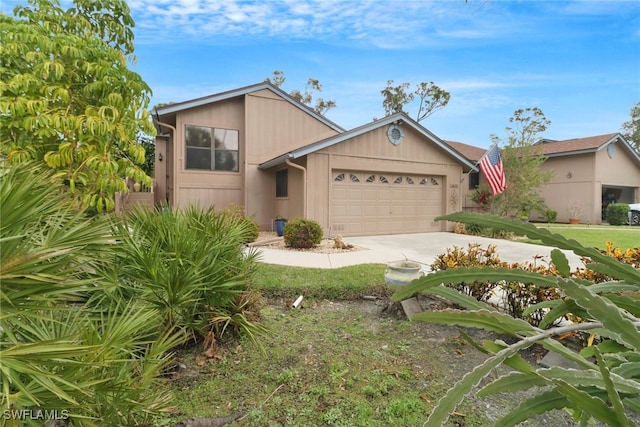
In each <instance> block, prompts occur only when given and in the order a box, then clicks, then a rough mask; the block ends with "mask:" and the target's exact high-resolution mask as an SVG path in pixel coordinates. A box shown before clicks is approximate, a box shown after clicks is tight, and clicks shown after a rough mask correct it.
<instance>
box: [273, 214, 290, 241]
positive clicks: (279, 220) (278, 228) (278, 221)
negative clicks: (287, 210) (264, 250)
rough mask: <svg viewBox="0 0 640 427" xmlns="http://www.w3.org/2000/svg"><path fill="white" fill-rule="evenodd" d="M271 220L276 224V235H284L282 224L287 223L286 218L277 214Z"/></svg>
mask: <svg viewBox="0 0 640 427" xmlns="http://www.w3.org/2000/svg"><path fill="white" fill-rule="evenodd" d="M273 222H274V224H275V225H276V234H277V235H278V237H282V236H283V235H284V226H285V225H286V224H287V219H286V218H283V217H281V216H280V215H277V216H276V217H275V218H274V219H273Z"/></svg>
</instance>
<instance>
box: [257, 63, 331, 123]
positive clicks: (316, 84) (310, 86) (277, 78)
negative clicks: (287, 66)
mask: <svg viewBox="0 0 640 427" xmlns="http://www.w3.org/2000/svg"><path fill="white" fill-rule="evenodd" d="M286 80H287V78H286V77H285V75H284V71H279V70H276V71H274V72H273V78H269V77H267V78H266V79H265V81H267V82H269V83H272V84H274V85H275V86H277V87H281V86H282V85H283V84H284V82H285V81H286ZM313 92H318V93H320V92H322V85H321V84H320V81H319V80H318V79H314V78H311V77H309V80H307V84H306V86H305V89H304V93H302V92H300V91H299V90H297V89H294V90H292V91H291V92H289V96H291V97H292V98H293V99H295V100H296V101H298V102H301V103H303V104H305V105H308V106H309V107H311V108H313V110H314V111H315V112H316V113H318V114H322V115H324V114H326V112H327V111H329V110H330V109H332V108H335V106H336V102H335V101H332V100H325V99H323V98H317V99H316V102H315V104H314V103H313Z"/></svg>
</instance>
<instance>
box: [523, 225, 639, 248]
mask: <svg viewBox="0 0 640 427" xmlns="http://www.w3.org/2000/svg"><path fill="white" fill-rule="evenodd" d="M537 226H538V227H541V228H548V229H549V231H551V232H553V233H558V234H561V235H563V236H564V237H566V238H568V239H575V240H577V241H578V242H580V243H581V244H582V245H584V246H592V247H595V248H598V249H603V250H604V249H606V248H607V242H613V246H614V247H618V248H621V249H623V250H624V249H629V248H638V247H640V227H637V226H635V227H634V226H611V225H606V224H603V225H585V224H577V225H569V224H537ZM522 241H523V242H529V243H537V244H540V241H538V240H530V239H524V240H522Z"/></svg>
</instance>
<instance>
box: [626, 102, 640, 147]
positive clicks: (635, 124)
mask: <svg viewBox="0 0 640 427" xmlns="http://www.w3.org/2000/svg"><path fill="white" fill-rule="evenodd" d="M622 135H624V137H625V139H626V140H627V141H628V142H629V144H631V146H632V147H633V148H635V150H636V151H637V152H638V153H640V102H638V103H637V104H636V105H634V106H633V108H632V109H631V120H629V121H628V122H624V124H623V125H622Z"/></svg>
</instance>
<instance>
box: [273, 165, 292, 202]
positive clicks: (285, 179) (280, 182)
mask: <svg viewBox="0 0 640 427" xmlns="http://www.w3.org/2000/svg"><path fill="white" fill-rule="evenodd" d="M288 196H289V170H288V169H282V170H279V171H278V172H276V197H288Z"/></svg>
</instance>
